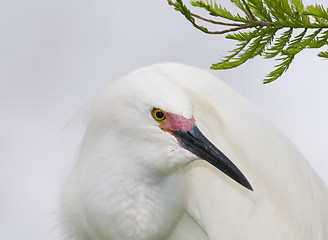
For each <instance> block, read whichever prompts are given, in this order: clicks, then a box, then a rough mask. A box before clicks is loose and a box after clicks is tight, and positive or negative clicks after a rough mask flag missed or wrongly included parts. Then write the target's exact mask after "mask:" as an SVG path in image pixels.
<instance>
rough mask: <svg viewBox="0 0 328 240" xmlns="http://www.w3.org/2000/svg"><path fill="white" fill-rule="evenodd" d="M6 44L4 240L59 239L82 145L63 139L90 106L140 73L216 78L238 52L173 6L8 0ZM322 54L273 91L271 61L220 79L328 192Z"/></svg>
mask: <svg viewBox="0 0 328 240" xmlns="http://www.w3.org/2000/svg"><path fill="white" fill-rule="evenodd" d="M220 2H222V4H223V5H224V6H230V5H229V4H226V3H227V2H228V0H221V1H220ZM304 2H307V3H311V2H313V1H305V0H304ZM316 2H317V3H320V2H322V3H324V2H325V1H324V0H322V1H316ZM0 34H1V35H0V109H1V118H0V164H1V166H0V189H1V197H0V212H1V214H0V226H1V227H0V239H8V240H9V239H10V240H21V239H24V240H45V239H47V240H55V239H59V238H58V235H57V234H56V232H57V231H56V229H55V230H53V229H54V228H55V227H56V225H57V223H58V222H57V219H56V209H57V207H58V201H59V194H60V189H61V186H62V184H63V183H64V182H65V176H66V174H67V172H69V169H70V167H71V164H72V161H73V159H74V154H75V150H76V145H77V141H78V137H77V136H76V134H70V136H67V134H66V132H65V131H63V130H62V129H63V127H64V126H65V125H66V123H67V122H68V121H69V120H70V118H71V117H72V116H73V115H74V113H75V112H76V111H77V109H78V108H79V107H80V106H81V105H82V104H83V103H84V102H86V101H87V100H88V99H89V98H90V97H92V96H93V95H95V94H96V93H97V92H99V91H101V90H102V89H103V88H105V87H106V86H107V85H108V84H109V83H110V82H112V81H114V80H115V79H117V78H118V77H120V76H123V75H125V74H127V73H129V72H130V71H132V70H134V69H136V68H139V67H142V66H146V65H149V64H153V63H156V62H163V61H165V62H166V61H174V62H181V63H185V64H190V65H193V66H196V67H200V68H204V69H209V66H210V65H211V64H212V63H214V62H215V61H217V60H219V59H220V57H221V56H222V55H224V54H225V53H226V52H227V51H228V50H231V49H232V47H233V42H231V41H228V40H225V39H224V38H223V37H222V36H208V35H205V34H203V33H201V32H199V31H197V30H196V29H194V28H193V27H192V26H191V25H190V24H189V23H188V22H187V21H186V20H185V19H184V17H183V16H181V15H180V14H179V13H177V12H175V11H174V10H173V8H172V7H170V6H168V4H167V2H166V0H144V1H113V0H93V1H91V0H47V1H44V0H29V1H25V0H10V1H5V0H0ZM317 52H318V51H317V50H307V51H305V52H304V53H302V54H300V55H299V56H297V57H296V59H295V61H294V63H293V64H292V66H291V67H290V69H289V70H288V72H287V73H286V74H284V76H283V77H282V78H281V79H279V80H278V81H276V82H275V83H272V84H269V85H263V84H262V79H263V78H264V76H265V75H266V74H267V73H268V72H269V71H271V70H272V69H273V66H274V64H275V62H274V61H269V60H263V59H261V58H256V59H254V60H251V61H250V62H249V63H247V64H245V65H243V66H241V67H239V68H237V69H234V70H229V71H220V72H218V71H216V72H214V71H212V72H213V74H215V75H216V76H218V77H219V78H221V79H222V80H223V81H225V82H226V83H227V84H229V85H230V86H232V87H233V88H234V89H236V90H237V91H238V92H239V93H240V94H242V95H243V96H245V98H247V99H248V100H249V101H250V102H252V103H253V104H254V105H256V106H257V107H258V108H259V109H260V110H261V111H262V112H264V114H265V115H266V116H267V117H268V118H269V119H271V121H272V122H273V123H274V124H276V125H277V126H278V127H279V128H280V129H281V130H282V131H283V132H284V133H285V134H286V135H287V136H288V137H289V138H290V139H291V140H292V141H293V142H294V143H295V145H296V146H297V147H298V148H299V150H300V151H301V152H302V153H303V155H304V156H305V157H306V158H307V159H308V161H309V162H310V164H311V165H312V166H313V168H314V169H315V170H316V171H317V172H318V174H319V175H320V176H321V177H322V178H323V179H324V180H325V182H328V174H327V173H328V145H327V142H328V141H327V138H328V124H327V123H328V94H327V89H328V81H327V80H328V79H327V71H328V70H327V66H328V65H327V64H328V62H327V61H325V60H322V59H319V58H318V57H317V56H316V54H317Z"/></svg>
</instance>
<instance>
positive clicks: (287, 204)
mask: <svg viewBox="0 0 328 240" xmlns="http://www.w3.org/2000/svg"><path fill="white" fill-rule="evenodd" d="M154 108H159V109H162V110H164V111H165V112H168V113H172V114H177V115H178V116H181V117H182V118H183V119H184V118H185V119H191V118H192V116H193V117H194V118H195V122H196V124H197V126H198V127H199V129H200V130H201V132H203V134H204V135H205V136H206V137H207V138H208V139H209V140H210V141H211V142H212V143H213V144H214V145H215V146H216V147H217V148H218V149H220V150H221V151H222V152H223V153H224V154H225V155H226V156H228V158H229V159H230V160H231V161H232V162H233V163H234V164H235V165H236V166H237V167H238V168H239V169H240V170H241V172H242V173H243V174H244V175H245V176H246V178H247V179H248V181H249V182H250V184H251V185H252V187H253V189H254V191H250V190H248V189H246V188H244V187H243V186H241V185H240V184H238V183H237V182H235V181H233V180H232V179H231V178H229V177H227V176H226V175H224V174H223V173H222V172H221V171H219V170H218V169H217V168H215V167H213V166H212V165H210V164H209V163H208V162H206V161H200V160H197V158H198V157H196V155H194V154H192V153H191V152H190V151H188V150H186V149H185V148H183V147H182V145H181V142H179V141H178V139H179V138H177V137H176V136H175V135H173V134H170V133H169V132H167V131H163V129H161V128H160V127H159V125H160V123H159V122H158V121H155V119H154V118H153V116H152V115H151V112H152V109H154ZM86 115H87V129H86V132H85V136H84V138H83V141H82V144H81V150H80V153H79V157H78V161H77V163H76V165H75V167H74V169H73V171H72V173H71V175H70V177H69V181H68V183H67V185H66V186H65V191H64V198H63V202H62V209H61V210H62V211H61V213H62V214H61V215H62V219H63V222H62V226H63V229H64V231H65V236H66V239H74V240H120V239H124V240H128V239H133V240H150V239H179V240H183V239H186V240H187V239H188V240H193V239H195V240H196V239H197V240H203V239H204V240H205V239H207V240H213V239H217V240H223V239H227V240H232V239H233V240H239V239H240V240H248V239H249V240H263V239H266V240H273V239H277V240H282V239H284V240H285V239H289V240H292V239H293V240H303V239H304V240H310V239H315V240H324V239H325V240H326V239H328V190H327V186H326V185H325V184H324V183H323V181H322V180H321V179H320V178H319V177H318V176H317V174H316V173H315V172H314V171H313V170H312V168H311V167H310V166H309V165H308V163H307V162H306V161H305V160H304V158H303V157H302V156H301V155H300V153H299V152H298V151H297V149H296V148H295V147H294V146H293V144H292V143H291V142H289V140H288V139H286V137H285V136H284V135H282V134H281V133H280V131H279V130H277V129H276V128H275V127H274V126H273V125H272V124H271V123H270V122H269V121H268V120H266V119H265V118H264V117H263V116H262V115H261V114H260V113H259V112H258V111H257V110H256V109H255V108H254V107H252V106H251V105H250V104H249V103H248V102H247V101H246V100H244V99H243V98H242V97H241V96H239V95H238V94H237V93H236V92H234V91H233V90H232V89H231V88H230V87H228V86H227V85H225V84H224V83H223V82H221V81H220V80H219V79H217V78H215V77H214V76H212V75H211V74H209V73H208V72H206V71H203V70H200V69H196V68H193V67H189V66H185V65H181V64H174V63H165V64H157V65H153V66H150V67H148V68H143V69H140V70H138V71H136V72H133V73H132V74H130V75H128V76H126V77H124V78H122V79H120V80H118V81H116V82H115V83H113V84H112V85H111V86H109V88H108V89H106V90H105V91H104V92H102V93H100V94H99V95H98V96H96V97H95V98H94V99H93V100H92V101H91V103H90V104H89V106H88V110H87V114H86Z"/></svg>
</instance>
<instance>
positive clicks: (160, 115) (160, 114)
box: [156, 111, 164, 119]
mask: <svg viewBox="0 0 328 240" xmlns="http://www.w3.org/2000/svg"><path fill="white" fill-rule="evenodd" d="M156 117H157V118H158V119H162V118H164V113H162V112H160V111H158V112H156Z"/></svg>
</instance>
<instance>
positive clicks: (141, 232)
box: [112, 173, 185, 239]
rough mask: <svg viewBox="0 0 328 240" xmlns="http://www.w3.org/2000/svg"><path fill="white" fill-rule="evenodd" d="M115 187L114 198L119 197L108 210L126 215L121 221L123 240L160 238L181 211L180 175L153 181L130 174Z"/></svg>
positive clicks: (181, 188)
mask: <svg viewBox="0 0 328 240" xmlns="http://www.w3.org/2000/svg"><path fill="white" fill-rule="evenodd" d="M125 176H127V175H125ZM114 181H115V180H114ZM117 184H119V185H117V186H118V187H117V189H115V195H116V196H117V195H121V197H120V199H121V200H120V201H119V202H116V203H115V204H113V206H112V207H115V208H117V207H118V208H119V209H120V212H117V215H118V216H122V215H124V216H129V217H128V218H125V219H124V220H123V219H122V221H123V222H125V224H127V225H129V227H125V228H122V231H124V234H125V237H124V239H130V238H131V239H161V238H162V237H163V238H164V237H165V236H167V235H168V234H170V231H171V230H172V229H174V226H175V225H176V223H177V222H178V220H179V218H180V217H181V215H182V213H183V210H184V205H183V204H184V202H185V201H184V200H185V192H184V189H185V188H184V186H183V185H184V184H183V181H182V177H181V174H180V173H175V174H173V175H166V176H163V175H162V176H157V177H156V178H149V177H147V176H146V177H145V176H143V175H137V174H135V175H133V174H130V175H129V176H128V177H126V178H125V179H121V180H120V181H119V182H118V183H117ZM120 222H121V221H120ZM126 229H129V230H130V231H129V232H127V230H126ZM159 236H161V237H159Z"/></svg>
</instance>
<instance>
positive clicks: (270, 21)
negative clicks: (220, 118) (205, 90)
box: [168, 0, 328, 83]
mask: <svg viewBox="0 0 328 240" xmlns="http://www.w3.org/2000/svg"><path fill="white" fill-rule="evenodd" d="M231 2H232V3H234V5H235V6H236V7H237V9H238V10H239V11H241V13H242V14H240V13H232V12H230V11H229V10H228V9H226V8H224V7H222V6H221V5H219V4H217V3H216V2H215V1H213V0H197V1H196V0H192V1H191V2H190V3H191V5H192V6H194V7H198V8H202V9H204V10H205V11H207V13H208V14H209V16H208V17H204V16H200V15H197V14H195V13H192V12H191V11H190V10H189V8H188V7H187V6H186V5H185V4H184V3H183V1H182V0H176V1H173V0H168V3H169V4H170V5H172V6H173V7H174V9H175V10H177V11H179V12H180V13H181V14H182V15H184V16H185V18H186V19H187V20H188V21H189V22H191V24H192V25H193V26H194V27H196V28H197V29H199V30H200V31H202V32H204V33H207V34H226V38H227V39H231V40H234V41H236V42H237V43H236V47H235V48H234V49H233V50H231V51H230V54H229V55H227V56H225V57H224V58H223V59H222V60H221V61H220V62H218V63H215V64H213V65H212V66H211V68H212V69H231V68H235V67H238V66H240V65H242V64H243V63H245V62H247V61H248V60H249V59H252V58H254V57H256V56H263V57H264V58H265V59H268V58H273V59H276V60H278V61H280V63H279V64H277V65H275V69H274V70H273V71H272V72H270V73H269V74H268V75H267V76H266V78H265V79H264V83H269V82H272V81H274V80H276V79H277V78H279V77H280V76H281V75H282V74H283V73H284V72H285V71H286V70H287V69H288V68H289V66H290V65H291V63H292V61H293V60H294V58H295V56H296V55H297V54H298V53H300V52H301V51H302V50H304V49H306V48H321V47H324V46H326V45H328V30H325V31H323V30H324V29H327V28H328V9H325V8H324V7H323V6H322V5H318V4H315V5H309V6H304V4H303V3H302V0H231ZM199 21H200V22H207V23H208V24H210V25H211V27H213V28H214V29H215V30H209V29H208V28H207V27H204V26H202V24H200V23H198V22H199ZM300 30H301V32H300ZM295 32H300V33H298V34H297V35H296V34H295ZM318 56H319V57H322V58H328V51H321V52H320V53H319V54H318Z"/></svg>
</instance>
